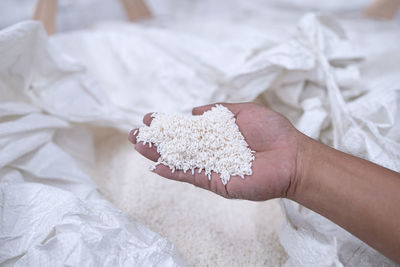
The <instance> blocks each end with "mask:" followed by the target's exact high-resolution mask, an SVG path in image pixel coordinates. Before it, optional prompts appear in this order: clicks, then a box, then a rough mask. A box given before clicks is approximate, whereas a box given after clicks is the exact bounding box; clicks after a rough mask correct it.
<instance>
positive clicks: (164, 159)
mask: <svg viewBox="0 0 400 267" xmlns="http://www.w3.org/2000/svg"><path fill="white" fill-rule="evenodd" d="M152 118H153V120H152V122H151V124H150V126H144V127H141V128H140V129H139V134H138V136H137V138H136V140H137V142H143V143H144V144H146V143H149V146H152V144H154V145H155V146H157V151H158V153H159V154H160V158H159V159H158V161H157V162H156V163H155V164H154V165H153V166H152V168H153V169H154V168H155V167H156V166H157V165H158V164H164V165H166V166H168V167H169V168H170V169H171V171H172V172H174V171H175V170H183V171H184V172H186V171H191V172H192V174H194V172H195V169H198V170H196V171H198V172H199V173H200V172H201V171H202V170H204V172H205V174H206V175H207V176H208V179H211V172H215V173H219V174H220V177H221V181H222V183H223V184H224V185H226V184H227V183H228V181H229V179H230V177H231V176H236V175H238V176H241V177H242V178H244V175H251V174H252V170H251V166H252V161H253V160H254V151H252V150H251V149H250V148H249V146H248V144H247V142H246V141H245V139H244V137H243V135H242V134H241V133H240V131H239V127H238V126H237V125H236V123H235V120H236V119H235V117H234V114H233V113H232V112H231V111H230V110H229V109H227V108H226V107H224V106H222V105H216V106H215V107H213V108H212V109H211V110H209V111H206V112H204V113H203V115H200V116H183V115H169V114H161V113H153V114H152Z"/></svg>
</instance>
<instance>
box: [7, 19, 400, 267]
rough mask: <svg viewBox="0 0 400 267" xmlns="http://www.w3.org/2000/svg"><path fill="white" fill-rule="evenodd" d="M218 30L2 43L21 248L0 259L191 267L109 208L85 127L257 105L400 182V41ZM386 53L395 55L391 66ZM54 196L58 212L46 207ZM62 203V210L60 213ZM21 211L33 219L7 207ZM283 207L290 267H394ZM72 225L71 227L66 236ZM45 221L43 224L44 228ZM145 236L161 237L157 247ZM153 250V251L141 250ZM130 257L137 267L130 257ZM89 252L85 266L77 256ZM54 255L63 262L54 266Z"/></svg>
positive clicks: (13, 202)
mask: <svg viewBox="0 0 400 267" xmlns="http://www.w3.org/2000/svg"><path fill="white" fill-rule="evenodd" d="M210 25H212V27H208V29H214V31H211V32H200V33H199V35H198V36H196V37H195V36H193V35H192V34H191V33H189V32H186V33H185V32H184V31H183V32H182V31H173V30H162V29H151V28H143V27H138V26H131V25H129V26H127V25H116V24H108V25H103V26H100V27H98V28H96V29H94V30H92V31H81V32H75V33H70V34H65V35H60V36H56V37H55V38H53V39H52V42H53V43H54V44H55V45H56V46H57V47H58V49H59V50H55V48H54V47H53V46H52V45H49V44H48V43H47V41H46V39H45V37H44V35H43V33H42V32H41V30H39V27H38V25H37V24H35V23H25V24H19V25H16V26H14V27H12V28H9V29H7V30H5V31H3V32H1V35H0V54H1V55H2V59H3V60H2V62H1V63H0V64H1V65H0V66H1V70H0V81H1V83H0V92H1V101H2V102H1V107H0V112H1V113H0V114H3V115H2V117H1V118H2V119H1V125H0V126H1V127H3V126H4V127H3V128H1V129H2V130H1V131H0V145H1V152H2V153H3V151H4V152H7V156H1V157H0V164H2V165H1V166H2V168H1V172H2V176H1V179H2V180H1V181H2V182H1V186H2V187H4V186H7V190H3V191H4V192H5V191H7V192H11V193H7V194H6V193H5V194H3V196H4V197H7V198H4V199H2V203H5V204H4V206H3V210H5V211H7V212H9V213H7V217H5V216H4V218H7V219H6V220H2V224H1V225H0V226H1V228H0V229H1V230H2V232H1V239H0V240H1V245H2V246H3V247H4V248H8V247H9V246H11V245H12V244H14V245H13V246H14V247H12V249H9V250H4V251H6V252H7V253H5V254H1V255H0V259H2V260H3V261H8V262H9V263H13V262H18V263H20V264H23V263H32V264H39V265H46V263H48V265H52V264H51V263H54V262H50V260H60V262H61V261H68V260H69V261H71V262H73V263H77V262H80V261H81V260H82V259H83V258H84V259H85V260H87V261H91V262H92V263H99V262H101V263H108V262H112V263H110V265H114V264H115V262H118V263H119V264H120V265H124V263H125V264H127V265H129V263H133V262H128V260H134V262H135V263H143V264H144V263H146V264H150V263H149V260H155V261H157V262H158V263H160V262H166V263H171V264H173V263H174V262H175V264H179V262H180V259H179V257H178V256H176V252H175V250H174V249H173V247H172V246H171V245H170V244H169V243H168V242H166V241H165V240H164V239H161V238H160V237H159V236H158V235H156V234H154V233H151V232H150V231H147V230H146V231H144V230H142V229H143V228H142V226H140V224H137V223H136V224H135V223H133V222H132V221H128V219H126V217H125V216H124V215H123V214H120V213H119V212H118V211H117V210H116V209H115V208H113V207H112V206H111V205H110V204H109V203H108V202H106V201H104V200H102V199H101V197H100V196H99V194H98V193H97V192H96V189H95V186H94V185H93V184H92V183H91V180H90V177H88V176H87V175H85V174H84V172H83V171H82V170H84V169H85V168H87V167H88V166H87V165H88V164H90V161H91V155H90V153H91V152H90V151H91V149H92V146H91V138H92V135H91V132H89V131H88V130H87V128H86V127H85V126H87V125H91V126H93V125H102V126H109V127H114V128H118V129H122V130H126V129H128V128H131V127H133V126H137V125H139V124H140V123H141V118H142V116H143V115H144V113H147V112H149V111H154V110H157V111H164V112H186V113H188V112H190V109H191V108H192V107H193V106H196V105H199V104H205V103H210V102H215V101H250V100H254V99H255V98H257V100H258V101H261V102H265V103H267V104H268V105H269V106H271V107H273V108H274V109H276V110H278V111H280V112H282V113H283V114H284V115H286V116H287V117H289V118H290V119H291V121H292V122H293V123H294V124H295V125H296V127H298V128H299V129H300V130H301V131H303V132H305V133H306V134H308V135H310V136H311V137H313V138H316V139H320V140H321V141H323V142H325V143H326V144H328V145H331V146H334V147H336V148H338V149H341V150H344V151H346V152H349V153H353V154H356V155H358V156H361V157H364V158H367V159H369V160H372V161H375V162H377V163H379V164H382V165H384V166H387V167H389V168H392V169H395V170H397V171H398V170H399V166H400V165H399V164H400V163H399V158H400V155H399V151H400V149H399V142H400V136H399V132H400V131H398V129H399V125H400V123H399V118H400V116H399V101H400V98H399V89H400V86H399V85H400V81H399V78H398V77H400V75H398V69H397V72H396V67H399V66H398V62H400V61H399V59H398V56H397V55H396V54H395V53H393V52H394V51H396V50H395V49H394V48H395V45H394V44H396V43H399V42H398V35H396V34H394V33H393V32H394V30H393V29H392V30H391V31H387V32H385V31H383V30H382V29H383V28H382V29H375V30H371V31H370V32H368V31H366V32H361V31H358V32H356V34H358V35H356V37H357V38H358V39H356V40H358V41H362V40H363V38H364V40H368V41H369V42H371V43H374V42H378V41H379V39H378V38H370V37H371V35H378V36H380V37H381V38H382V39H384V40H385V44H384V45H381V47H379V48H376V45H372V44H371V45H364V47H366V49H360V48H359V47H358V48H357V47H354V46H353V45H352V43H351V42H350V41H349V39H348V37H347V34H346V32H345V31H344V29H343V28H342V27H341V26H340V25H338V24H337V23H336V22H335V21H334V20H333V19H331V18H329V17H326V16H320V15H315V14H309V15H306V16H305V17H304V18H303V19H302V20H301V21H300V23H299V26H298V31H297V33H295V35H293V36H292V37H290V38H288V39H287V40H284V41H282V37H279V36H277V35H274V34H273V33H275V34H276V32H272V33H270V34H269V32H268V29H265V32H260V31H259V29H257V30H256V29H251V28H249V27H246V26H241V27H239V26H234V27H231V28H229V27H228V28H227V26H226V25H223V24H218V23H210ZM221 28H224V31H223V34H220V33H219V31H218V29H221ZM353 34H354V33H353ZM379 34H381V35H379ZM216 44H217V45H216ZM391 44H392V46H390V45H391ZM32 47H34V48H35V49H33V50H32V49H31V48H32ZM384 51H391V52H392V53H390V52H388V53H389V54H388V55H389V57H383V59H382V58H381V57H382V56H383V55H384ZM65 54H68V55H69V56H66V55H65ZM73 58H75V59H73ZM77 60H79V62H80V63H78V61H77ZM383 62H384V63H383ZM394 70H395V71H394ZM87 74H90V77H93V78H95V79H92V78H89V76H88V75H87ZM10 126H11V127H10ZM3 132H4V134H3ZM4 155H5V154H4ZM59 162H62V164H61V163H59ZM15 187H19V189H15ZM37 187H38V188H37ZM43 187H44V188H46V189H43ZM16 190H18V191H19V192H25V193H24V194H21V195H22V197H21V198H22V200H18V199H17V198H15V195H16V193H12V192H16ZM47 191H51V192H52V193H45V192H47ZM38 192H41V193H38ZM61 192H62V193H61ZM51 194H52V195H51ZM63 194H65V196H62V195H63ZM3 196H2V197H3ZM42 196H44V200H47V201H36V200H37V198H38V197H42ZM55 196H57V197H55ZM25 197H26V198H25ZM18 201H22V202H18ZM23 203H25V204H23ZM49 203H50V204H49ZM53 203H57V204H56V205H54V206H57V205H59V206H58V208H56V209H52V207H53ZM45 204H47V205H49V206H50V207H49V206H43V205H45ZM68 205H71V206H68ZM14 206H16V207H21V209H20V210H19V211H13V210H12V209H11V208H7V207H14ZM99 206H100V207H101V212H100V209H99V208H96V207H99ZM283 207H284V210H285V213H286V215H287V218H288V221H287V223H286V224H285V227H284V228H283V230H282V232H281V234H280V238H281V242H282V245H283V246H284V247H285V249H286V251H287V252H288V254H289V260H288V262H287V265H288V266H313V265H314V266H315V265H318V266H321V265H323V266H341V265H346V266H359V265H366V266H368V265H370V266H374V265H376V264H379V265H381V264H382V263H383V264H386V265H393V264H394V263H393V262H391V261H390V260H388V259H387V258H385V257H384V256H382V255H381V254H379V253H378V252H376V251H375V250H373V249H372V248H370V247H369V246H367V245H366V244H364V243H363V242H361V241H360V240H358V239H357V238H355V237H353V236H352V235H350V234H349V233H347V232H346V231H344V230H343V229H341V228H339V227H338V226H336V225H334V224H333V223H331V222H330V221H328V220H327V219H325V218H323V217H321V216H320V215H318V214H316V213H314V212H312V211H310V210H308V209H305V208H304V207H301V206H299V205H298V204H296V203H293V202H290V201H284V202H283ZM43 209H45V210H46V209H50V210H51V212H50V215H51V217H52V218H55V219H54V221H53V222H50V225H51V226H53V228H52V229H55V232H51V231H48V229H49V227H50V226H47V227H43V228H40V227H42V225H45V224H44V222H43V221H44V220H45V221H50V220H47V219H46V218H44V217H43V216H42V215H41V214H42V213H43V212H42V211H43ZM36 210H37V211H38V213H35V212H32V211H36ZM5 211H3V214H6V213H5ZM64 211H65V213H63V212H64ZM76 211H78V212H77V213H78V215H77V216H76V215H75V213H74V212H76ZM89 211H90V212H89ZM21 214H26V217H24V216H23V215H21ZM35 214H40V216H37V217H36V216H35ZM116 214H117V215H116ZM50 215H49V216H50ZM110 217H111V218H112V219H108V218H110ZM43 218H44V219H43ZM57 218H58V219H57ZM104 218H106V219H104ZM64 219H65V220H66V222H65V223H66V224H67V225H68V227H64V226H62V227H61V226H60V227H58V225H64ZM32 221H38V222H40V223H38V225H39V226H38V227H39V228H38V229H35V228H34V227H35V225H36V224H33V223H31V222H32ZM71 221H72V223H71ZM110 221H111V222H112V223H110ZM113 223H115V224H116V225H117V226H116V227H114V228H113V227H110V226H109V224H112V225H114V224H113ZM104 224H105V225H106V226H104ZM56 225H57V227H58V228H57V227H55V226H56ZM70 225H71V226H70ZM8 227H11V228H8ZM3 229H4V231H3ZM13 229H18V230H15V232H12V231H11V230H13ZM82 229H84V230H82ZM46 230H47V231H46ZM86 230H87V232H86ZM10 231H11V233H13V234H10ZM143 231H144V232H145V233H147V234H149V235H150V236H152V238H144V237H143V235H145V236H147V234H143V233H142V232H143ZM80 232H85V233H86V235H84V236H81V235H80V234H79V233H80ZM53 233H55V235H54V234H53ZM58 233H60V235H58ZM118 233H121V234H120V235H119V234H118ZM32 234H33V237H32V238H27V239H24V238H26V237H28V236H29V235H32ZM71 236H72V237H71ZM116 236H118V237H116ZM121 236H122V237H121ZM20 237H21V238H20ZM46 237H48V238H46ZM100 237H102V238H100ZM19 238H20V239H19ZM16 240H17V241H16ZM143 240H146V241H143ZM142 241H143V242H144V245H143V246H144V247H145V248H147V249H148V250H143V249H142V248H141V246H140V245H139V244H142V243H141V242H142ZM42 243H44V244H42ZM54 243H56V244H54ZM63 244H72V245H71V247H68V246H66V245H63ZM73 244H75V245H76V246H73ZM89 244H90V245H89ZM93 244H94V245H93ZM46 245H48V247H46V249H44V248H43V246H46ZM109 246H112V247H113V248H115V250H114V249H113V250H112V251H115V253H107V259H105V258H104V253H98V252H97V250H100V251H104V250H107V249H108V248H109ZM3 247H2V248H3ZM126 247H129V249H127V250H128V251H132V252H131V254H129V255H125V254H124V253H125V252H126V251H127V250H125V249H123V248H126ZM18 248H19V249H18ZM139 248H140V249H139ZM153 249H154V250H153ZM77 250H78V251H79V252H82V253H81V254H74V253H75V251H77ZM0 251H3V249H1V250H0ZM49 251H51V253H53V254H52V255H54V253H59V254H57V255H60V256H59V257H54V256H51V257H50V256H49ZM140 251H146V252H145V253H143V254H142V253H140ZM149 251H152V252H149ZM154 251H156V252H154ZM72 252H74V253H72ZM153 252H154V254H152V253H153ZM135 253H137V254H135ZM132 254H134V255H137V256H135V257H131V256H132ZM32 255H33V256H32ZM35 255H36V258H35ZM67 255H71V256H69V257H70V258H68V257H67ZM84 255H86V256H84ZM155 255H156V256H155ZM133 258H134V259H133ZM125 260H126V261H125ZM157 262H156V263H154V262H151V264H157Z"/></svg>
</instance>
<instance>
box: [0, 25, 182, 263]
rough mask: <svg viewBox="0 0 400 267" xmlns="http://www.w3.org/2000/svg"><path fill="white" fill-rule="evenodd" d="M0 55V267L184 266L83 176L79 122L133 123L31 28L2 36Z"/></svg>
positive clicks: (83, 138)
mask: <svg viewBox="0 0 400 267" xmlns="http://www.w3.org/2000/svg"><path fill="white" fill-rule="evenodd" d="M0 55H1V58H2V60H1V63H0V93H1V94H0V265H2V266H27V265H29V266H62V265H69V266H133V265H135V266H137V265H141V266H181V265H184V261H183V260H182V259H181V257H180V256H179V254H178V252H177V251H176V249H175V248H174V246H173V245H172V244H171V243H170V242H168V241H167V240H166V239H164V238H162V237H161V236H159V235H158V234H156V233H154V232H152V231H151V230H149V229H148V228H146V227H145V226H143V225H142V224H140V223H139V222H137V221H135V220H134V219H132V218H129V217H128V216H127V215H126V214H124V213H123V212H122V211H120V210H119V209H117V208H116V207H114V206H113V205H112V204H111V203H109V202H108V201H107V200H105V198H104V197H103V196H102V195H101V194H100V193H99V192H98V191H97V189H96V186H95V184H94V183H93V182H92V180H91V178H90V177H89V176H88V175H87V174H86V173H85V171H84V170H83V169H84V168H83V165H85V166H88V165H90V161H91V160H93V159H92V158H91V157H92V155H91V151H92V149H93V148H92V136H91V134H90V133H89V131H88V130H87V129H86V128H85V127H84V126H83V124H82V123H83V122H85V123H87V124H93V125H95V124H98V125H109V126H115V125H119V127H124V125H126V126H128V125H129V124H130V123H131V122H129V120H127V119H124V118H123V116H120V115H118V114H116V113H115V112H114V109H113V108H112V107H111V106H110V105H109V104H108V102H107V98H105V97H103V96H102V95H101V89H99V88H98V87H96V86H95V85H93V84H92V83H91V80H90V79H89V78H88V77H87V75H85V73H84V71H83V69H82V66H77V65H74V64H72V63H71V62H69V61H68V60H66V59H65V58H63V56H62V55H61V54H60V52H58V51H57V50H55V49H54V47H52V46H49V45H48V41H47V37H46V36H45V34H44V31H43V29H42V27H41V25H40V24H38V23H36V22H25V23H20V24H17V25H15V26H12V27H10V28H7V29H5V30H3V31H1V32H0ZM128 122H129V123H128ZM115 127H116V126H115ZM73 155H74V156H75V157H73ZM79 155H80V156H79ZM77 161H80V162H79V163H78V162H77ZM80 165H81V166H80Z"/></svg>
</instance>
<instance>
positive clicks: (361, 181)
mask: <svg viewBox="0 0 400 267" xmlns="http://www.w3.org/2000/svg"><path fill="white" fill-rule="evenodd" d="M301 158H302V159H301V161H300V162H299V165H301V168H300V171H301V173H299V174H298V179H297V180H296V181H295V185H294V189H293V190H292V192H291V195H289V198H291V199H293V200H295V201H297V202H298V203H300V204H302V205H304V206H306V207H308V208H310V209H312V210H314V211H316V212H318V213H319V214H321V215H323V216H325V217H327V218H329V219H330V220H332V221H333V222H335V223H336V224H338V225H340V226H341V227H343V228H344V229H346V230H347V231H349V232H351V233H352V234H354V235H355V236H357V237H358V238H360V239H361V240H363V241H364V242H366V243H367V244H369V245H370V246H372V247H374V248H375V249H377V250H378V251H380V252H382V253H383V254H385V255H387V256H388V257H390V258H392V259H394V260H395V261H397V262H400V253H399V251H400V174H399V173H396V172H394V171H391V170H389V169H386V168H383V167H381V166H379V165H376V164H373V163H371V162H369V161H366V160H363V159H360V158H357V157H354V156H351V155H348V154H346V153H343V152H340V151H338V150H335V149H332V148H330V147H328V146H325V145H323V144H321V143H319V142H316V141H314V140H312V139H309V138H306V139H305V146H304V150H303V155H302V157H301Z"/></svg>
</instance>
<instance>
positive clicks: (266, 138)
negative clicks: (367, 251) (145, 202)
mask: <svg viewBox="0 0 400 267" xmlns="http://www.w3.org/2000/svg"><path fill="white" fill-rule="evenodd" d="M223 105H225V106H226V107H227V108H228V109H230V110H231V111H232V112H233V113H234V114H235V115H236V118H237V119H236V123H237V124H238V126H239V129H240V131H241V132H242V134H243V136H244V137H245V139H246V141H247V143H248V144H249V146H250V148H251V149H252V150H254V151H256V154H255V161H254V162H253V166H252V169H253V174H252V175H251V176H246V177H245V179H244V180H243V179H241V178H240V177H231V179H230V181H229V183H228V184H227V185H226V186H224V185H223V184H222V182H221V180H220V179H219V175H218V174H215V173H214V174H213V175H212V178H211V181H209V180H208V179H207V177H206V176H205V175H204V171H203V172H201V173H197V171H196V172H195V173H194V175H192V174H191V173H190V172H187V173H183V172H182V171H176V172H174V173H171V171H170V169H169V168H168V167H166V166H164V165H158V166H157V168H156V169H155V170H154V172H156V173H158V174H159V175H161V176H164V177H166V178H168V179H173V180H178V181H182V182H187V183H192V184H194V185H196V186H199V187H202V188H204V189H207V190H211V191H213V192H215V193H217V194H219V195H221V196H223V197H226V198H242V199H248V200H256V201H260V200H267V199H271V198H276V197H285V198H289V199H292V200H294V201H297V202H298V203H300V204H302V205H304V206H306V207H308V208H310V209H312V210H314V211H315V212H318V213H319V214H321V215H323V216H325V217H327V218H329V219H330V220H332V221H333V222H335V223H336V224H338V225H340V226H342V227H343V228H344V229H346V230H348V231H349V232H351V233H352V234H354V235H356V236H357V237H359V238H360V239H361V240H364V241H365V242H366V243H368V244H369V245H370V246H372V247H374V248H375V249H377V250H378V251H380V252H382V253H383V254H385V255H386V256H388V257H389V258H392V259H393V260H395V261H397V262H400V253H399V251H400V174H399V173H396V172H394V171H391V170H389V169H386V168H383V167H381V166H378V165H376V164H373V163H371V162H369V161H366V160H363V159H360V158H357V157H353V156H351V155H348V154H346V153H343V152H340V151H337V150H335V149H332V148H330V147H328V146H326V145H323V144H322V143H319V142H317V141H315V140H313V139H311V138H309V137H307V136H305V135H303V134H302V133H300V132H299V131H297V130H296V129H295V128H294V127H293V126H292V125H291V124H290V122H289V121H288V120H287V119H286V118H284V117H283V116H282V115H280V114H278V113H276V112H274V111H272V110H269V109H267V108H265V107H262V106H260V105H257V104H253V103H242V104H223ZM212 106H213V105H208V106H203V107H199V108H195V109H194V110H193V114H194V115H200V114H202V113H203V112H205V111H206V110H209V109H210V108H211V107H212ZM143 121H144V123H145V124H147V125H150V123H151V117H150V115H149V114H147V115H146V116H145V117H144V119H143ZM135 132H136V131H135V129H134V130H132V131H131V134H130V137H129V139H130V140H131V141H132V142H133V143H136V137H135V136H134V134H133V133H135ZM135 148H136V150H138V151H139V152H140V153H141V154H142V155H144V156H145V157H147V158H149V159H151V160H153V161H156V160H157V159H158V157H159V154H158V153H157V150H156V148H155V147H154V146H152V147H151V148H150V147H149V146H148V145H143V144H142V143H138V144H136V146H135Z"/></svg>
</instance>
